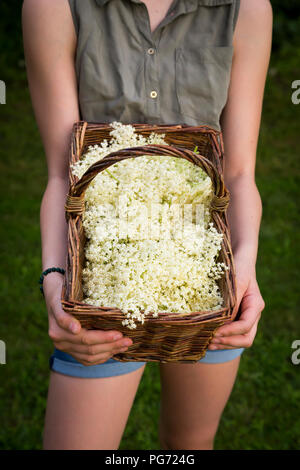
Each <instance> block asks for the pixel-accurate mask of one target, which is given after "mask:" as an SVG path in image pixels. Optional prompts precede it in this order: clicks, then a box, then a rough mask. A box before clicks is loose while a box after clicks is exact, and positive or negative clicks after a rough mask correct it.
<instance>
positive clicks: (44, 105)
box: [22, 0, 121, 363]
mask: <svg viewBox="0 0 300 470" xmlns="http://www.w3.org/2000/svg"><path fill="white" fill-rule="evenodd" d="M22 22H23V38H24V50H25V57H26V65H27V75H28V82H29V88H30V93H31V98H32V103H33V108H34V111H35V116H36V120H37V123H38V127H39V130H40V134H41V137H42V140H43V145H44V149H45V154H46V159H47V167H48V183H47V187H46V190H45V192H44V195H43V199H42V203H41V210H40V222H41V239H42V265H43V270H44V269H46V268H49V267H51V266H59V267H63V268H65V261H66V253H67V223H66V220H65V212H64V204H65V200H66V195H67V192H68V149H69V144H70V136H71V130H72V126H73V123H74V122H75V121H78V120H79V108H78V94H77V81H76V74H75V66H74V54H75V50H76V34H75V31H74V26H73V20H72V16H71V12H70V8H69V5H68V2H67V0H25V1H24V3H23V12H22ZM62 281H63V278H62V276H61V274H59V273H50V274H49V275H47V276H46V277H45V279H44V292H45V300H46V304H47V308H48V313H49V334H50V337H51V338H52V339H53V341H54V344H55V346H56V347H58V348H59V349H62V350H64V351H67V352H70V353H72V354H73V355H74V356H76V358H77V359H78V360H81V362H83V363H95V361H96V362H103V360H99V359H100V358H101V359H103V358H104V359H105V360H107V359H108V358H109V357H111V354H110V353H111V351H112V348H114V354H115V353H116V351H118V352H119V350H120V344H121V343H120V341H119V342H118V343H111V341H112V338H113V336H114V334H115V333H116V332H104V331H87V330H84V329H81V328H80V323H79V322H78V321H77V320H75V318H74V317H72V316H71V315H68V314H67V313H66V312H64V311H63V309H62V307H61V301H60V295H61V288H62ZM73 326H75V328H73ZM102 343H106V345H105V344H102ZM117 346H118V348H117V349H116V347H117ZM91 348H92V352H91Z"/></svg>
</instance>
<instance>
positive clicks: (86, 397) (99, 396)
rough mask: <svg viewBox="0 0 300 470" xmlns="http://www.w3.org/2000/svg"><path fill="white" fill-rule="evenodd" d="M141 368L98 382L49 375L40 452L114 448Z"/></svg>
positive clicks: (130, 403) (117, 445)
mask: <svg viewBox="0 0 300 470" xmlns="http://www.w3.org/2000/svg"><path fill="white" fill-rule="evenodd" d="M144 369H145V366H143V367H141V368H140V369H138V370H136V371H133V372H130V373H128V374H123V375H118V376H114V377H105V378H99V379H93V378H87V379H86V378H77V377H70V376H67V375H62V374H58V373H56V372H51V375H50V384H49V392H48V402H47V409H46V417H45V429H44V442H43V448H44V449H59V450H61V449H64V450H88V449H91V450H100V449H118V447H119V445H120V441H121V438H122V435H123V432H124V429H125V426H126V423H127V420H128V416H129V413H130V410H131V407H132V404H133V401H134V398H135V394H136V391H137V388H138V385H139V383H140V380H141V378H142V375H143V372H144Z"/></svg>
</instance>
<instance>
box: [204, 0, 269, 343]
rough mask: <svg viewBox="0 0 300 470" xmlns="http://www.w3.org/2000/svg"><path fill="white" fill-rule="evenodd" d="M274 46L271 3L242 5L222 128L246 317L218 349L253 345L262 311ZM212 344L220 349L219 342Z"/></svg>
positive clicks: (258, 0) (226, 330) (254, 0)
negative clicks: (259, 271)
mask: <svg viewBox="0 0 300 470" xmlns="http://www.w3.org/2000/svg"><path fill="white" fill-rule="evenodd" d="M271 41H272V9H271V4H270V2H269V0H241V5H240V12H239V17H238V21H237V25H236V30H235V35H234V57H233V64H232V74H231V82H230V87H229V94H228V101H227V104H226V107H225V109H224V111H223V113H222V118H221V125H222V131H223V137H224V146H225V175H224V177H225V183H226V186H227V187H228V189H229V191H230V194H231V201H230V205H229V208H228V219H229V223H230V229H231V239H232V247H233V253H234V260H235V265H236V270H237V283H238V304H239V303H240V302H242V305H241V307H242V308H241V312H242V314H241V319H240V321H237V322H234V323H233V324H231V325H228V326H223V327H221V328H220V329H219V330H218V333H219V334H220V333H222V334H224V335H226V336H227V335H228V338H223V339H222V340H221V339H219V340H218V342H219V343H220V344H219V347H218V349H222V348H223V347H224V345H225V344H226V345H228V346H229V347H247V346H251V344H252V342H253V340H254V337H255V333H256V328H257V323H258V320H259V317H260V313H261V311H262V310H263V308H264V302H263V299H262V298H261V295H260V292H259V289H258V286H257V283H256V269H255V265H256V258H257V249H258V236H259V228H260V222H261V216H262V203H261V198H260V195H259V192H258V189H257V186H256V183H255V163H256V148H257V141H258V135H259V128H260V121H261V109H262V102H263V94H264V87H265V80H266V74H267V69H268V65H269V59H270V51H271ZM241 334H242V335H244V336H243V337H242V336H241ZM231 335H236V337H235V338H233V337H232V336H231ZM213 342H214V343H215V344H216V345H217V344H218V343H217V339H216V340H214V341H213Z"/></svg>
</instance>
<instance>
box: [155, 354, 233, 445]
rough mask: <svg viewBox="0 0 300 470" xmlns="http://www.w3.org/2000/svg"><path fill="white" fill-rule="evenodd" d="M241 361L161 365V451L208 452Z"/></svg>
mask: <svg viewBox="0 0 300 470" xmlns="http://www.w3.org/2000/svg"><path fill="white" fill-rule="evenodd" d="M239 362H240V357H238V358H236V359H233V360H232V361H228V362H224V363H222V364H205V363H202V364H201V363H199V364H197V363H196V364H171V363H169V364H160V374H161V384H162V394H161V415H160V423H159V438H160V443H161V446H162V449H168V450H175V449H181V450H183V449H193V450H197V449H198V450H204V449H207V450H211V449H212V448H213V443H214V437H215V434H216V432H217V429H218V425H219V421H220V418H221V415H222V412H223V410H224V408H225V405H226V403H227V400H228V398H229V396H230V393H231V391H232V388H233V385H234V382H235V379H236V375H237V371H238V367H239Z"/></svg>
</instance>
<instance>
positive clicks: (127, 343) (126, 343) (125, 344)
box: [122, 339, 132, 346]
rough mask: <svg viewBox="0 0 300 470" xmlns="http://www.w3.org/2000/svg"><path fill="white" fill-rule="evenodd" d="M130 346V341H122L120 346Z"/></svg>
mask: <svg viewBox="0 0 300 470" xmlns="http://www.w3.org/2000/svg"><path fill="white" fill-rule="evenodd" d="M131 344H132V341H131V340H130V339H125V341H123V343H122V346H130V345H131Z"/></svg>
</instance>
